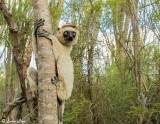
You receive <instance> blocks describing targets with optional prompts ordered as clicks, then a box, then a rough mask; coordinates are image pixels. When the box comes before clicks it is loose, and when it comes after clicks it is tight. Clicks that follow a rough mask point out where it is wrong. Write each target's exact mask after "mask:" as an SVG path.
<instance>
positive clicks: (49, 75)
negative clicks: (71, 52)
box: [32, 0, 58, 124]
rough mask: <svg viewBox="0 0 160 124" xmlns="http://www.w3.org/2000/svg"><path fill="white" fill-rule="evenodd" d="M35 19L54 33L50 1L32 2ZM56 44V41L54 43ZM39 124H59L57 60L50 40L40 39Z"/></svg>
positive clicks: (38, 44)
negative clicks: (56, 83)
mask: <svg viewBox="0 0 160 124" xmlns="http://www.w3.org/2000/svg"><path fill="white" fill-rule="evenodd" d="M32 1H33V8H34V15H35V19H36V20H37V19H44V20H45V23H44V26H42V27H41V28H43V29H45V30H47V31H49V32H52V26H51V16H50V12H49V8H48V4H47V2H48V0H32ZM53 42H54V41H53ZM37 48H38V94H39V95H38V124H58V112H57V93H56V86H55V85H53V84H52V83H51V79H54V76H56V68H55V58H54V55H53V52H52V45H51V42H50V40H48V39H46V38H38V40H37Z"/></svg>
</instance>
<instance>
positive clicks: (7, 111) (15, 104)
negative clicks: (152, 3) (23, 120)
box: [0, 97, 25, 121]
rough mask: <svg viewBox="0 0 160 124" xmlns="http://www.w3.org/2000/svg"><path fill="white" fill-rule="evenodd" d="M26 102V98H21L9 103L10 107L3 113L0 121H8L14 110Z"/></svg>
mask: <svg viewBox="0 0 160 124" xmlns="http://www.w3.org/2000/svg"><path fill="white" fill-rule="evenodd" d="M24 102H25V99H24V97H20V98H17V99H16V101H13V102H12V103H9V104H8V106H7V107H6V108H5V109H4V111H3V113H2V118H1V119H0V121H1V120H3V119H6V118H7V117H8V115H9V114H10V112H11V111H12V110H13V109H14V108H16V107H17V106H19V105H22V104H23V103H24Z"/></svg>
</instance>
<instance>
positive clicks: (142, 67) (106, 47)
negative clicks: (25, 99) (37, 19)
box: [0, 0, 160, 124]
mask: <svg viewBox="0 0 160 124" xmlns="http://www.w3.org/2000/svg"><path fill="white" fill-rule="evenodd" d="M5 2H6V5H7V7H8V9H9V11H10V13H11V14H12V16H13V18H14V20H15V22H16V23H17V25H18V30H19V32H18V33H19V34H18V35H19V38H20V46H21V49H20V50H21V51H22V54H23V55H25V48H26V42H27V41H28V40H30V38H31V33H32V31H33V23H34V16H33V8H32V1H31V0H6V1H5ZM48 5H49V8H50V13H51V15H52V23H53V29H54V32H56V28H57V25H58V24H59V18H60V23H61V24H65V23H72V24H76V25H78V27H79V31H80V36H79V40H78V42H77V44H76V45H75V46H74V47H73V50H72V53H71V56H72V60H73V63H74V77H75V80H74V89H73V94H72V97H71V98H70V99H69V100H68V101H66V107H65V113H64V122H65V124H159V123H160V0H66V1H63V0H49V1H48ZM55 20H57V21H55ZM13 46H14V45H13V37H12V36H11V33H10V31H9V28H8V25H7V23H6V20H5V19H4V16H3V14H2V13H0V112H1V113H2V112H3V110H4V108H5V107H6V106H8V105H9V103H10V102H12V101H14V100H16V98H18V97H19V96H21V90H22V89H21V86H20V82H19V77H18V74H17V70H16V66H15V61H14V59H13V58H14V51H13ZM32 57H33V59H32V60H34V54H32ZM31 65H32V66H34V67H35V63H34V62H33V61H32V62H31ZM27 109H28V108H27V107H26V105H25V104H23V105H21V106H18V107H16V108H15V109H14V110H13V111H12V113H11V114H10V115H9V118H10V119H14V120H16V119H22V120H26V119H27V118H29V117H30V116H33V115H32V113H29V112H28V110H27ZM0 117H1V116H0Z"/></svg>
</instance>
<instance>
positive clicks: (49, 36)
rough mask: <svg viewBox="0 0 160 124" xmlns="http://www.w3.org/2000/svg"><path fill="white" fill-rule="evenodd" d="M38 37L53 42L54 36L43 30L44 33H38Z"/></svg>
mask: <svg viewBox="0 0 160 124" xmlns="http://www.w3.org/2000/svg"><path fill="white" fill-rule="evenodd" d="M37 35H38V37H45V38H47V39H49V40H52V35H53V34H51V33H50V32H48V31H46V30H45V29H43V30H42V31H38V32H37Z"/></svg>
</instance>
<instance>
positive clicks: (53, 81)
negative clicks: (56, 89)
mask: <svg viewBox="0 0 160 124" xmlns="http://www.w3.org/2000/svg"><path fill="white" fill-rule="evenodd" d="M51 82H52V84H54V85H56V86H57V83H58V82H59V79H58V77H57V76H55V77H54V79H53V78H51Z"/></svg>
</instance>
